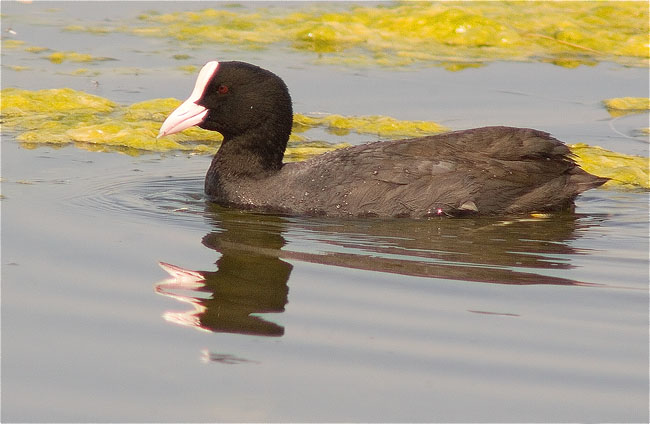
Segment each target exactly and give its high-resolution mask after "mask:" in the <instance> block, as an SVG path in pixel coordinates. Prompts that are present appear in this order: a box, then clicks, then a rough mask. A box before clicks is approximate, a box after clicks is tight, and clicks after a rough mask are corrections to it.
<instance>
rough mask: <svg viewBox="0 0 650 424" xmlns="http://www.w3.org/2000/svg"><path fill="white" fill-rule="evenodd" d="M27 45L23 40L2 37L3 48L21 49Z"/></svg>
mask: <svg viewBox="0 0 650 424" xmlns="http://www.w3.org/2000/svg"><path fill="white" fill-rule="evenodd" d="M24 45H25V42H24V41H23V40H13V39H8V40H6V39H2V49H3V50H5V49H7V50H13V49H20V48H22V47H23V46H24Z"/></svg>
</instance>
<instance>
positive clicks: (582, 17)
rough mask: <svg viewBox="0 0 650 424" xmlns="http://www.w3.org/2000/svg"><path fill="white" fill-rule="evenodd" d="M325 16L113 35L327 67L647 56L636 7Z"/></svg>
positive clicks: (222, 21) (347, 11)
mask: <svg viewBox="0 0 650 424" xmlns="http://www.w3.org/2000/svg"><path fill="white" fill-rule="evenodd" d="M332 9H333V8H332V7H325V6H322V5H320V6H319V5H311V6H305V7H302V8H301V9H299V10H298V11H295V9H293V8H291V9H290V10H289V11H285V10H280V9H273V8H267V9H263V8H258V9H256V10H255V11H252V12H251V11H233V10H217V9H205V10H202V11H198V12H194V11H193V12H174V13H167V14H160V13H144V14H142V15H140V16H139V17H138V19H139V21H140V25H139V26H137V27H135V28H134V27H128V26H124V27H116V28H113V29H114V30H121V31H127V32H131V33H133V34H137V35H142V36H155V37H165V38H171V39H175V40H178V41H181V42H183V43H186V44H188V45H191V46H194V45H205V44H206V43H216V44H223V45H237V46H239V47H240V48H264V47H268V46H270V45H272V44H280V45H284V46H289V47H290V48H292V49H295V50H299V51H303V52H312V53H316V54H317V57H318V60H321V61H324V62H327V63H342V64H347V65H368V66H372V65H380V66H403V65H408V64H411V63H422V62H436V63H446V64H447V65H446V66H445V67H446V68H447V69H449V70H453V71H456V70H460V69H463V66H462V65H457V66H454V65H451V64H456V63H459V64H463V63H469V64H471V65H469V66H480V64H481V63H484V62H490V61H494V60H517V61H544V62H549V63H554V64H556V65H558V66H564V67H569V68H572V67H576V66H580V65H592V64H595V63H597V62H599V61H603V60H610V61H616V62H619V63H624V64H627V65H635V66H642V65H647V64H648V58H649V52H648V50H649V49H648V8H647V4H645V3H644V2H625V1H623V2H615V3H614V2H442V3H425V2H415V3H397V4H395V5H389V6H387V7H386V6H385V7H379V6H366V5H363V6H361V5H356V6H346V7H338V8H334V9H335V10H332ZM80 30H83V29H80ZM88 30H89V31H91V30H92V28H89V29H88Z"/></svg>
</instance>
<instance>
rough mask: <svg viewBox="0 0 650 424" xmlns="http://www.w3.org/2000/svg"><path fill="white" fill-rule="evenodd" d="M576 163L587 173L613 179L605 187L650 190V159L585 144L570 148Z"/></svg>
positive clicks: (574, 145)
mask: <svg viewBox="0 0 650 424" xmlns="http://www.w3.org/2000/svg"><path fill="white" fill-rule="evenodd" d="M570 148H571V152H572V153H573V155H574V157H575V160H576V162H577V163H578V164H579V165H580V166H581V167H582V169H584V170H585V171H587V172H590V173H592V174H594V175H598V176H599V177H607V178H611V180H610V181H608V182H607V183H605V186H610V187H612V186H616V187H624V188H638V187H641V188H646V189H648V188H650V175H649V168H650V158H647V157H641V156H631V155H625V154H622V153H617V152H612V151H610V150H606V149H603V148H602V147H598V146H589V145H587V144H584V143H578V144H573V145H571V146H570Z"/></svg>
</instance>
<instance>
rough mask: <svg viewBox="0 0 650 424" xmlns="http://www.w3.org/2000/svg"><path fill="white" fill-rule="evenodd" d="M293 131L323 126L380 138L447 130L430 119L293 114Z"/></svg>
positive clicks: (340, 132) (435, 132) (412, 135)
mask: <svg viewBox="0 0 650 424" xmlns="http://www.w3.org/2000/svg"><path fill="white" fill-rule="evenodd" d="M293 120H294V132H299V133H300V132H303V131H305V130H308V129H310V128H314V127H325V128H326V129H327V131H328V132H329V133H331V134H334V135H338V136H344V135H347V134H349V133H350V132H355V133H358V134H373V135H377V136H379V137H382V138H396V137H418V136H423V135H430V134H437V133H441V132H444V131H449V129H448V128H445V127H443V126H442V125H440V124H437V123H435V122H431V121H401V120H397V119H395V118H391V117H389V116H381V115H374V116H342V115H325V116H308V115H302V114H295V115H294V117H293Z"/></svg>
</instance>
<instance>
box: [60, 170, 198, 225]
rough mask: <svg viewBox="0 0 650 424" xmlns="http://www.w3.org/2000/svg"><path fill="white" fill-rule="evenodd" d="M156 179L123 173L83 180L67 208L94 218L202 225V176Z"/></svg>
mask: <svg viewBox="0 0 650 424" xmlns="http://www.w3.org/2000/svg"><path fill="white" fill-rule="evenodd" d="M175 174H176V175H173V176H172V175H160V174H159V173H158V175H156V174H155V173H152V172H149V171H143V170H141V169H138V168H136V169H132V170H130V171H127V170H124V169H120V170H117V171H114V172H112V173H107V174H103V175H101V176H92V177H87V178H81V179H80V180H79V181H77V182H76V184H74V185H75V187H76V188H77V190H76V191H75V192H74V193H72V194H71V195H70V196H69V197H68V198H67V199H65V200H66V201H67V202H66V203H67V204H69V205H73V206H76V207H78V208H80V209H81V210H82V212H84V211H85V212H86V213H91V214H93V215H97V214H99V215H103V214H106V213H109V214H120V215H128V216H129V217H130V218H135V219H141V220H146V221H147V222H150V221H151V220H155V221H161V222H178V223H187V222H203V221H202V216H203V214H204V213H205V197H204V194H203V179H204V176H203V175H202V174H198V173H197V174H189V175H188V174H187V173H186V175H177V174H178V172H175Z"/></svg>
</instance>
